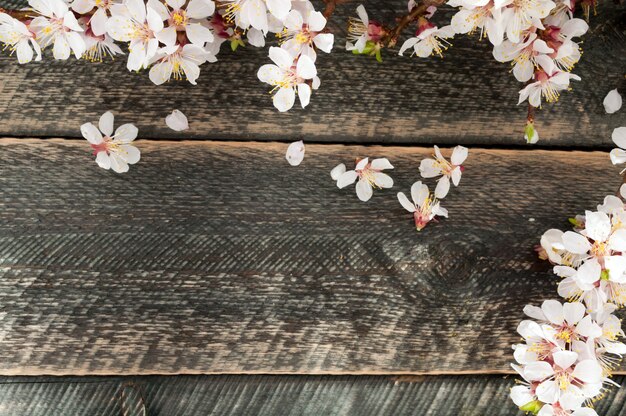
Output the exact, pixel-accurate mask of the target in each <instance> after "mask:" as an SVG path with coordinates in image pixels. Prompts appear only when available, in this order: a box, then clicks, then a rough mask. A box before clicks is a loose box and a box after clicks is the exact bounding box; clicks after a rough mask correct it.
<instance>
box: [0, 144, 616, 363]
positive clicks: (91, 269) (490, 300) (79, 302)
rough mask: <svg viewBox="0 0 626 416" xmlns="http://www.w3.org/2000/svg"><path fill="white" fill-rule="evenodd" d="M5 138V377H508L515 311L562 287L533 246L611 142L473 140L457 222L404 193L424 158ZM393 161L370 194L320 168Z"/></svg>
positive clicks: (595, 173) (609, 187)
mask: <svg viewBox="0 0 626 416" xmlns="http://www.w3.org/2000/svg"><path fill="white" fill-rule="evenodd" d="M137 145H138V147H139V148H140V149H141V150H142V160H141V161H140V163H139V164H137V165H136V166H133V167H132V169H131V171H130V172H129V173H128V174H124V175H116V174H113V173H112V172H109V171H104V170H102V169H100V168H98V167H97V165H96V164H95V163H94V162H93V160H92V158H93V157H92V156H91V154H90V152H89V148H88V145H87V142H86V141H73V140H72V141H68V140H25V139H5V140H0V154H1V155H2V159H3V161H2V163H0V196H1V198H0V285H1V287H0V305H1V308H2V309H1V310H0V312H1V313H0V374H2V375H41V374H58V375H61V374H74V375H86V374H92V375H96V374H179V373H187V374H197V373H309V374H311V373H314V374H330V373H337V374H345V373H350V374H356V373H373V374H386V373H394V374H395V373H407V374H421V373H436V374H437V373H449V372H493V371H501V372H503V371H504V372H506V371H509V370H510V368H509V366H508V363H509V361H510V360H511V349H510V345H511V344H512V343H514V342H516V341H517V339H518V337H517V336H516V335H515V328H516V326H517V323H518V322H519V321H520V320H521V319H522V318H523V315H522V307H523V306H524V305H525V304H527V303H529V302H535V303H538V302H541V301H543V300H545V299H548V298H552V297H555V296H556V286H555V283H556V277H555V276H553V275H552V274H551V272H550V270H549V269H550V268H549V266H548V265H547V264H545V263H543V262H540V261H539V260H537V258H536V256H535V254H534V252H533V245H535V244H537V243H538V241H539V237H540V235H541V234H542V233H543V232H544V231H545V230H547V229H549V228H553V227H558V228H562V229H563V228H567V227H568V225H567V217H569V216H572V215H575V214H577V213H581V212H584V209H586V208H592V207H594V206H595V205H596V204H597V203H600V202H601V201H602V199H603V197H604V196H605V195H606V194H608V193H612V192H614V191H615V190H616V189H617V187H618V185H619V183H620V178H619V175H618V169H617V168H614V167H613V166H612V165H611V164H610V162H609V158H608V154H607V153H604V152H561V151H540V150H534V151H504V150H480V149H472V150H471V151H470V156H469V159H468V162H467V170H466V171H465V173H464V175H463V179H462V182H461V186H460V187H459V188H455V189H453V190H452V191H451V194H450V195H449V196H448V197H447V198H446V199H445V201H444V206H445V207H447V208H448V209H449V211H450V219H447V220H443V221H442V222H441V223H439V224H431V225H429V226H428V227H427V228H426V229H425V230H423V231H422V232H421V233H417V232H416V231H415V229H414V227H413V225H412V218H411V216H410V215H409V214H408V213H407V212H406V211H404V210H403V209H402V207H401V206H400V205H399V203H398V202H397V200H396V197H395V194H396V192H397V191H405V192H407V191H408V190H409V187H410V185H411V184H412V183H413V182H414V181H416V180H418V179H419V173H418V170H417V167H418V164H419V161H420V160H421V159H422V158H423V157H424V156H426V155H427V154H429V152H430V150H429V149H424V148H409V147H404V148H401V147H363V146H339V145H308V146H307V155H306V158H305V160H304V162H303V164H302V165H301V166H300V167H297V168H293V167H290V166H289V165H288V164H287V162H286V161H285V160H284V152H285V149H286V145H282V144H274V143H265V144H261V143H257V144H251V143H224V142H154V141H139V142H138V143H137ZM357 156H371V157H380V156H385V157H388V158H389V159H390V160H391V162H392V163H393V164H394V166H395V167H396V169H395V170H394V171H393V172H392V175H393V177H394V179H395V181H396V185H395V186H394V188H393V189H392V190H386V191H379V192H376V193H375V195H374V197H373V198H372V200H371V201H369V202H368V203H361V202H360V201H358V200H357V198H356V195H355V193H354V188H351V189H344V190H339V189H337V188H336V186H335V184H334V183H333V182H332V180H331V179H330V176H329V174H328V172H329V171H330V169H331V168H332V167H333V166H334V165H336V164H337V163H339V162H341V161H343V162H347V163H350V162H349V161H350V160H351V159H352V160H353V158H354V157H357Z"/></svg>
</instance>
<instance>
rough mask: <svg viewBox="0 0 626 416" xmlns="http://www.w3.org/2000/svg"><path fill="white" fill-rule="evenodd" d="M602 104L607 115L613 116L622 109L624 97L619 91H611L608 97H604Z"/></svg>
mask: <svg viewBox="0 0 626 416" xmlns="http://www.w3.org/2000/svg"><path fill="white" fill-rule="evenodd" d="M602 104H603V105H604V110H605V111H606V112H607V114H613V113H615V112H617V111H618V110H619V109H620V108H622V96H621V95H620V94H619V92H618V91H617V89H614V90H611V91H609V93H608V94H607V95H606V97H604V101H603V102H602Z"/></svg>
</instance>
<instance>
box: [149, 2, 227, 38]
mask: <svg viewBox="0 0 626 416" xmlns="http://www.w3.org/2000/svg"><path fill="white" fill-rule="evenodd" d="M165 2H166V4H167V6H169V8H168V7H167V6H166V5H165V4H163V3H161V1H159V0H149V1H148V7H151V8H153V9H154V11H155V12H157V13H158V14H159V16H160V17H161V20H166V21H167V22H168V27H167V28H165V29H163V30H162V31H160V32H158V33H157V34H156V37H157V39H159V41H161V42H162V43H164V44H165V45H168V46H171V45H174V44H175V43H176V37H177V32H185V34H186V35H187V39H189V41H190V42H191V43H193V44H195V45H198V46H204V44H205V43H207V42H213V33H211V30H210V29H209V28H208V27H205V26H204V25H202V23H201V22H202V20H203V19H206V18H208V17H209V16H211V15H212V14H213V12H214V11H215V3H213V1H212V0H190V1H189V3H188V4H187V5H186V6H185V3H186V0H165Z"/></svg>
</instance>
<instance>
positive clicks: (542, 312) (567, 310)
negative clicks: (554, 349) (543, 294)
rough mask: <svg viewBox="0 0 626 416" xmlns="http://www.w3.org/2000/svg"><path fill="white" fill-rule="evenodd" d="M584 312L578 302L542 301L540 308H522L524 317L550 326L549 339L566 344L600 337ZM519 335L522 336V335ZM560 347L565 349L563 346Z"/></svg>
mask: <svg viewBox="0 0 626 416" xmlns="http://www.w3.org/2000/svg"><path fill="white" fill-rule="evenodd" d="M585 312H586V308H585V305H583V304H582V303H580V302H571V303H563V304H561V302H559V301H557V300H554V299H550V300H546V301H544V302H543V304H542V305H541V308H537V307H535V306H532V305H526V306H525V307H524V313H525V314H526V315H528V316H530V317H531V318H534V319H537V320H538V321H540V322H544V323H547V324H549V325H551V326H552V328H553V331H551V337H552V338H553V339H554V340H560V341H562V342H563V343H568V344H571V343H572V342H573V341H577V340H580V339H583V338H585V339H586V338H592V339H593V338H597V337H599V336H601V335H602V328H601V327H600V325H598V324H597V323H596V322H594V320H593V318H592V316H591V315H586V314H585ZM521 335H522V336H524V334H521ZM525 338H526V337H525ZM561 346H562V347H565V345H561Z"/></svg>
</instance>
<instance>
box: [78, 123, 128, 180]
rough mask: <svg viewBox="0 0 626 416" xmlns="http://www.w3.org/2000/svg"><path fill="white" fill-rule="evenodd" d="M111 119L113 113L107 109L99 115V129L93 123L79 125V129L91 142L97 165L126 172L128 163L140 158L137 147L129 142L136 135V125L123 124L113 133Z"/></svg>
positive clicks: (118, 171)
mask: <svg viewBox="0 0 626 416" xmlns="http://www.w3.org/2000/svg"><path fill="white" fill-rule="evenodd" d="M113 119H114V117H113V114H112V113H111V112H110V111H107V112H106V113H104V114H103V115H102V116H101V117H100V121H99V123H98V128H99V130H98V128H96V126H94V125H93V124H91V123H85V124H83V125H82V126H80V131H81V133H82V134H83V137H84V138H85V139H87V141H89V143H90V144H91V147H92V149H93V153H94V155H96V163H98V166H100V167H101V168H103V169H113V170H114V171H115V172H117V173H123V172H128V165H132V164H135V163H137V162H139V158H140V153H139V149H137V148H136V147H135V146H132V145H131V144H130V143H132V141H133V140H135V138H136V137H137V127H135V126H134V125H132V124H123V125H121V126H120V127H118V128H117V130H115V134H113ZM103 135H104V136H103Z"/></svg>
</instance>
